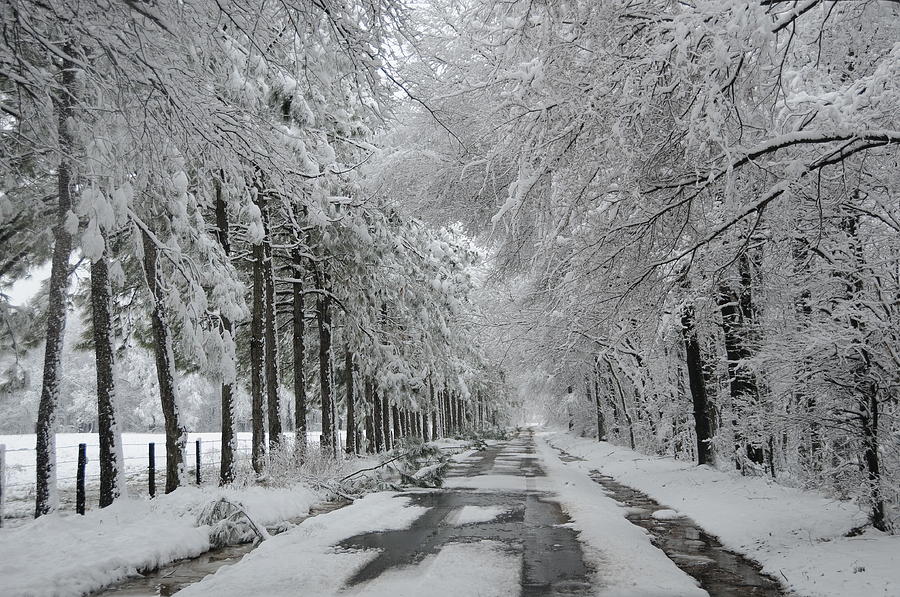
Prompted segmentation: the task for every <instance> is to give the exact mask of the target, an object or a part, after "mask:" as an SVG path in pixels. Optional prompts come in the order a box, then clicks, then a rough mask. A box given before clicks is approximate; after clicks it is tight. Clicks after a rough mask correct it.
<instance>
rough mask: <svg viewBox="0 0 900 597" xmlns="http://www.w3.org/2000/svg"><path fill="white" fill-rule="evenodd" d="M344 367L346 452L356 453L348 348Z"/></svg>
mask: <svg viewBox="0 0 900 597" xmlns="http://www.w3.org/2000/svg"><path fill="white" fill-rule="evenodd" d="M344 369H345V373H346V376H347V447H346V451H347V454H356V411H355V408H354V404H353V403H354V401H355V389H354V387H353V353H352V352H350V349H349V348H348V349H347V352H346V354H345V357H344Z"/></svg>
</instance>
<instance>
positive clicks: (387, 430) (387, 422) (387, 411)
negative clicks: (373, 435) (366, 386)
mask: <svg viewBox="0 0 900 597" xmlns="http://www.w3.org/2000/svg"><path fill="white" fill-rule="evenodd" d="M381 424H382V425H383V431H382V433H383V435H384V449H385V450H390V449H391V448H392V447H393V445H394V442H393V441H392V438H391V405H390V403H389V400H388V397H387V396H386V395H384V393H382V394H381ZM393 439H394V440H396V438H393Z"/></svg>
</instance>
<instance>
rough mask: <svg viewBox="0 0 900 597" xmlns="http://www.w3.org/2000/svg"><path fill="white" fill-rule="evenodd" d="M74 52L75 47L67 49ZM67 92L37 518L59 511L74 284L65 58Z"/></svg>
mask: <svg viewBox="0 0 900 597" xmlns="http://www.w3.org/2000/svg"><path fill="white" fill-rule="evenodd" d="M66 49H67V52H66V54H67V55H69V54H70V52H69V51H70V50H71V49H72V48H71V44H67V45H66ZM61 78H62V89H61V91H60V93H59V95H58V96H57V97H55V98H54V102H53V103H54V108H55V110H56V117H57V120H56V122H57V140H58V142H59V156H60V160H59V165H58V166H57V169H56V183H57V193H58V195H59V197H58V203H57V209H56V223H55V226H54V228H53V259H52V262H51V265H50V288H49V291H48V296H47V341H46V344H45V345H44V372H43V373H44V376H43V381H42V383H41V400H40V404H39V406H38V419H37V425H36V426H35V434H36V435H37V444H36V448H35V449H36V452H37V453H36V461H35V462H36V467H35V470H36V479H35V481H36V487H35V496H34V516H35V518H37V517H38V516H41V515H43V514H48V513H49V512H51V511H53V510H55V509H56V507H57V506H58V505H59V496H58V495H57V493H56V409H57V406H58V405H59V386H60V377H61V371H60V366H61V365H60V363H61V357H62V348H63V336H64V335H65V330H66V294H67V291H68V286H69V255H70V254H71V252H72V235H71V234H69V231H68V230H66V219H67V218H68V215H69V210H70V209H71V208H72V190H71V188H70V187H71V178H72V164H71V155H72V145H73V140H72V132H71V131H70V130H69V120H70V119H71V118H72V116H73V114H74V105H75V97H74V94H75V85H76V81H75V71H74V69H73V65H72V63H71V61H69V60H66V59H64V60H63V61H62V69H61Z"/></svg>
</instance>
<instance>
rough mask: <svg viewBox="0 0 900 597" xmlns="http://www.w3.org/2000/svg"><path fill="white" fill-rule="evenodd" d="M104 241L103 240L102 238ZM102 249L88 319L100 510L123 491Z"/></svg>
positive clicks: (94, 267)
mask: <svg viewBox="0 0 900 597" xmlns="http://www.w3.org/2000/svg"><path fill="white" fill-rule="evenodd" d="M104 242H106V239H105V238H104ZM108 253H109V251H108V250H104V252H103V255H101V256H100V257H99V258H98V259H97V260H96V261H94V262H92V263H91V318H92V320H93V322H92V323H93V328H94V330H93V331H94V356H95V359H96V363H97V415H98V416H97V419H98V421H97V423H98V424H97V431H98V432H99V436H100V438H99V439H100V507H101V508H104V507H106V506H109V505H110V504H112V503H113V500H115V499H116V498H117V497H119V495H120V494H121V492H122V491H123V490H124V489H125V486H124V483H123V480H124V475H123V474H122V473H123V472H124V469H123V468H122V467H123V466H124V464H125V463H124V462H122V435H121V434H120V433H119V428H118V425H116V383H115V377H114V369H115V353H114V352H113V328H112V317H111V313H110V307H111V305H112V291H111V289H110V284H109V270H108V267H107V261H106V259H107V255H108Z"/></svg>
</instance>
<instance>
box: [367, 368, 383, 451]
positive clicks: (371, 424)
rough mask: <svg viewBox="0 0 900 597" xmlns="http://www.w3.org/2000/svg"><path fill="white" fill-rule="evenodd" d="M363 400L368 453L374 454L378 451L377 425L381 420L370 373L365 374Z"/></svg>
mask: <svg viewBox="0 0 900 597" xmlns="http://www.w3.org/2000/svg"><path fill="white" fill-rule="evenodd" d="M363 400H364V405H365V409H366V420H365V425H366V453H367V454H374V453H375V452H376V451H377V446H376V443H375V433H376V426H377V425H378V423H379V422H380V421H378V418H379V417H378V412H377V409H378V405H377V404H375V396H374V392H373V391H372V378H371V377H369V376H368V375H367V376H365V382H364V383H363Z"/></svg>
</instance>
